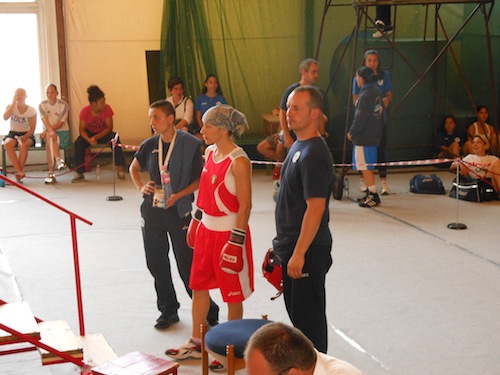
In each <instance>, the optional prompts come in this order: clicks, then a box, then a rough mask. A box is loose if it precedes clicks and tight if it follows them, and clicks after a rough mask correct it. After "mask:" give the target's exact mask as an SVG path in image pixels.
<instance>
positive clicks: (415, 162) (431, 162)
mask: <svg viewBox="0 0 500 375" xmlns="http://www.w3.org/2000/svg"><path fill="white" fill-rule="evenodd" d="M117 139H118V133H116V135H115V138H113V139H110V140H109V141H108V142H107V143H106V144H105V145H104V146H103V147H102V148H101V149H100V150H99V151H97V152H96V153H95V154H94V155H93V156H92V157H91V158H90V161H92V160H94V159H95V158H96V157H97V156H98V155H99V154H100V153H101V152H102V151H103V150H104V149H105V148H106V147H108V146H109V145H110V144H111V142H115V143H116V142H117ZM116 147H121V148H122V149H126V150H135V151H138V150H139V148H140V146H135V145H126V144H123V143H116ZM88 161H89V160H87V162H88ZM250 162H251V163H252V164H255V165H272V166H280V165H282V164H283V162H279V161H266V160H250ZM451 162H459V163H460V164H461V165H464V166H465V167H466V168H467V169H469V170H470V171H471V172H472V173H474V174H475V175H476V176H477V177H478V178H479V179H481V180H483V181H485V182H486V183H488V184H490V185H491V183H490V182H489V181H487V180H486V179H484V178H482V177H481V176H479V175H478V174H477V173H476V172H475V171H473V170H472V168H470V166H472V167H475V168H476V169H482V170H487V169H486V168H484V167H483V166H481V165H478V164H477V163H471V162H466V161H463V160H461V159H458V158H455V159H451V158H439V159H423V160H405V161H389V162H383V163H358V166H360V167H364V166H366V167H407V166H424V165H436V164H444V163H451ZM84 164H85V163H83V164H80V165H78V166H76V167H75V168H73V169H70V170H68V171H66V172H64V173H59V174H56V175H55V176H56V177H59V176H63V175H65V174H68V173H71V172H74V171H75V170H77V169H78V168H79V167H81V166H83V165H84ZM354 165H355V164H353V163H351V164H347V163H344V164H342V163H341V164H336V163H333V166H334V167H353V166H354ZM488 172H490V173H492V174H497V173H495V172H492V171H488ZM11 174H14V173H11ZM25 178H32V179H41V178H45V177H28V176H25Z"/></svg>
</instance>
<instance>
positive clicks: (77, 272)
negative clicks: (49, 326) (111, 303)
mask: <svg viewBox="0 0 500 375" xmlns="http://www.w3.org/2000/svg"><path fill="white" fill-rule="evenodd" d="M70 221H71V240H72V242H73V264H74V266H75V283H76V302H77V304H78V321H79V323H80V336H84V335H85V322H84V319H83V302H82V283H81V279H80V260H79V257H78V241H77V239H76V221H75V217H74V216H73V215H70Z"/></svg>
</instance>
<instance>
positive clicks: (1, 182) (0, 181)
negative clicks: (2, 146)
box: [0, 168, 5, 187]
mask: <svg viewBox="0 0 500 375" xmlns="http://www.w3.org/2000/svg"><path fill="white" fill-rule="evenodd" d="M0 174H1V175H2V176H5V172H4V171H3V169H2V168H0ZM4 186H5V181H4V180H2V179H1V178H0V187H4Z"/></svg>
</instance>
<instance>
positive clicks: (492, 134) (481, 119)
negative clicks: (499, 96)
mask: <svg viewBox="0 0 500 375" xmlns="http://www.w3.org/2000/svg"><path fill="white" fill-rule="evenodd" d="M476 118H477V120H476V122H474V123H473V124H471V125H469V127H468V128H467V142H465V144H464V147H463V151H464V154H465V155H467V154H470V153H472V150H471V142H472V137H473V136H474V135H476V134H482V135H484V136H485V137H486V139H487V140H488V142H489V144H490V146H491V147H490V152H491V153H492V154H496V153H497V152H498V139H497V133H496V130H495V128H494V127H493V126H491V125H489V124H487V123H486V120H488V107H486V106H485V105H478V106H477V107H476Z"/></svg>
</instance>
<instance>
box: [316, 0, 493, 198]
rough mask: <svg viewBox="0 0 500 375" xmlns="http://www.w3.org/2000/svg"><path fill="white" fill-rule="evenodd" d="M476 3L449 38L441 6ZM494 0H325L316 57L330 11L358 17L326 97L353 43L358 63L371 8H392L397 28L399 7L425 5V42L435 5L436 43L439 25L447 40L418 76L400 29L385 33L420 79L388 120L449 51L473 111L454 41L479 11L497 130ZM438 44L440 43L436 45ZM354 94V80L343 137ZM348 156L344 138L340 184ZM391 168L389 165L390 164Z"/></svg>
mask: <svg viewBox="0 0 500 375" xmlns="http://www.w3.org/2000/svg"><path fill="white" fill-rule="evenodd" d="M466 3H468V4H475V7H474V8H473V9H472V11H471V12H470V13H469V15H468V16H467V17H465V19H464V20H463V22H462V24H461V25H460V26H459V27H458V29H457V30H456V31H455V32H454V34H453V35H452V36H451V37H450V36H449V35H448V33H447V32H446V28H445V25H444V23H443V20H442V18H441V15H440V13H439V11H440V10H441V7H442V6H443V5H445V4H466ZM494 3H495V1H494V0H441V1H436V0H416V1H413V0H375V1H370V0H352V2H347V0H325V5H324V9H323V16H322V19H321V26H320V31H319V37H318V43H317V48H316V54H315V57H316V59H318V56H319V52H320V47H321V39H322V37H323V30H324V27H325V23H326V15H327V13H328V11H329V10H330V9H332V8H334V7H343V6H350V7H353V8H354V11H355V16H356V23H355V26H354V28H353V30H352V32H351V34H350V36H349V38H348V41H347V43H345V46H344V48H343V50H342V53H341V57H340V58H339V61H338V62H337V64H336V66H335V68H334V69H333V74H332V76H331V78H330V82H329V84H328V87H327V89H326V90H325V95H327V94H328V91H329V90H330V89H331V88H332V83H333V81H334V79H335V78H336V76H337V73H338V70H339V68H340V66H341V63H342V61H343V59H344V58H345V56H346V54H347V51H348V48H349V46H350V45H351V43H353V52H352V56H353V59H352V61H356V56H357V51H358V47H359V46H358V44H359V38H358V36H359V32H360V27H361V24H362V21H363V20H364V26H365V29H366V25H367V24H370V25H371V26H373V27H374V28H375V20H374V19H373V18H372V17H371V16H370V15H369V14H368V9H369V8H370V7H374V6H377V5H390V6H393V8H394V12H393V18H394V22H393V24H394V25H396V19H397V7H398V6H404V5H423V6H426V13H425V27H424V36H423V39H424V40H426V37H427V24H428V13H429V6H431V5H434V6H435V20H434V26H435V27H434V30H435V33H434V41H435V42H436V43H437V40H438V25H439V27H440V30H441V32H442V33H443V36H444V38H445V41H446V43H445V45H444V46H443V47H442V48H441V50H440V51H438V52H437V53H436V55H435V56H434V58H433V60H432V61H431V63H430V64H429V65H428V66H427V67H426V68H425V69H424V71H423V72H422V73H419V72H418V70H417V68H416V67H415V66H414V65H413V64H412V63H411V62H410V61H409V59H408V58H407V57H405V55H404V53H403V52H402V50H401V49H400V48H399V47H398V44H397V41H396V39H395V35H396V32H397V28H395V31H394V33H393V34H390V35H389V34H385V35H383V36H382V37H383V38H384V39H385V40H386V41H387V43H388V44H389V46H390V48H392V49H393V50H394V52H395V53H397V54H398V55H399V57H400V58H401V59H402V60H403V61H404V63H405V64H406V65H407V66H408V67H409V69H410V70H411V71H412V72H413V73H414V74H415V76H416V77H417V80H416V81H415V83H414V84H413V85H412V86H411V87H410V88H409V89H408V91H407V92H406V94H405V95H404V96H403V97H402V99H401V101H399V103H397V105H396V106H395V108H393V109H392V110H391V111H390V113H389V120H390V119H391V118H392V117H393V116H394V114H395V113H396V112H397V111H398V109H399V108H400V107H401V106H402V104H403V103H405V101H406V100H407V99H408V97H409V96H410V94H411V93H412V92H413V91H414V90H415V88H416V87H417V86H418V85H419V84H420V83H422V82H423V80H424V78H425V77H426V76H427V74H428V73H429V72H430V71H431V70H432V69H433V68H435V67H436V65H437V63H438V62H439V59H440V58H441V57H442V56H443V55H444V54H445V53H446V52H447V51H449V52H450V54H451V56H452V59H453V63H454V65H455V67H456V69H457V71H458V74H459V76H460V79H461V80H462V84H463V86H464V89H465V90H466V93H467V96H468V99H469V101H470V103H471V106H472V108H475V107H476V102H475V101H474V98H473V96H472V93H471V91H470V88H469V85H468V84H467V81H466V80H465V77H464V75H463V72H462V69H461V67H460V63H459V61H458V58H457V55H456V54H455V51H454V50H453V47H452V45H451V44H452V42H453V41H455V40H456V39H457V37H458V35H459V34H460V32H462V30H463V29H464V28H465V26H466V25H467V24H468V23H469V22H470V21H471V19H472V18H473V17H474V15H476V14H477V13H478V12H481V13H482V14H483V19H484V26H485V38H486V49H487V59H488V70H489V76H490V79H489V81H490V90H491V96H492V112H493V119H494V124H495V127H496V126H497V125H496V124H498V113H497V98H496V92H495V88H496V86H495V75H494V67H493V55H492V49H491V38H490V30H489V24H488V23H489V20H490V18H491V14H492V11H493V6H494ZM364 42H365V45H366V33H365V36H364ZM436 45H437V44H436ZM365 49H366V48H365ZM356 67H357V66H356V65H355V64H353V65H352V66H351V75H350V76H351V77H354V76H355V72H356ZM429 91H430V93H431V95H432V96H433V97H434V98H435V99H436V102H437V103H438V104H439V105H440V106H442V107H443V108H445V109H447V112H448V113H451V111H449V109H448V106H447V105H446V103H444V102H443V100H442V99H441V98H439V96H438V95H437V94H436V93H435V92H433V91H431V90H429ZM351 93H352V80H351V81H350V86H349V90H348V93H347V94H348V98H347V103H348V104H347V116H346V122H345V129H344V134H347V131H348V129H349V125H350V121H351V119H350V116H351V112H352V105H353V104H352V99H351ZM346 153H347V139H346V138H345V139H344V144H343V149H342V164H341V165H340V166H341V170H342V178H341V179H338V180H339V181H340V184H342V183H343V180H344V175H345V173H346V172H347V169H348V166H350V165H349V164H345V160H346ZM388 165H389V166H390V164H388ZM337 189H341V186H337Z"/></svg>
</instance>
